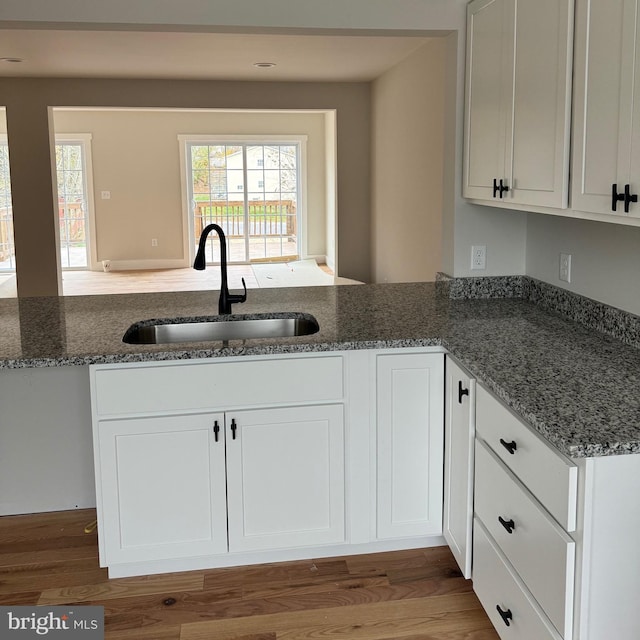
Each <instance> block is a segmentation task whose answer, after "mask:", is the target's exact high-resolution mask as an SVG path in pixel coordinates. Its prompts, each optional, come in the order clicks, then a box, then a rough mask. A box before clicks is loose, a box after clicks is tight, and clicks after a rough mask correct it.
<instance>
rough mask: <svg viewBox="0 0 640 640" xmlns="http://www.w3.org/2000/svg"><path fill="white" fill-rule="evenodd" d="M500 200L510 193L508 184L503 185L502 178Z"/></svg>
mask: <svg viewBox="0 0 640 640" xmlns="http://www.w3.org/2000/svg"><path fill="white" fill-rule="evenodd" d="M498 188H499V189H500V199H502V194H503V193H507V192H508V191H509V187H508V186H507V185H506V184H502V178H500V186H499V187H498Z"/></svg>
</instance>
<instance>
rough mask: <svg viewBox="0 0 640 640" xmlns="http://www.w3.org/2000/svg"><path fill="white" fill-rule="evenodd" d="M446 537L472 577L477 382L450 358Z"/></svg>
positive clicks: (446, 409) (448, 373) (445, 469)
mask: <svg viewBox="0 0 640 640" xmlns="http://www.w3.org/2000/svg"><path fill="white" fill-rule="evenodd" d="M445 369H446V371H445V423H444V438H445V444H444V454H445V455H444V511H443V523H442V528H443V535H444V537H445V540H446V541H447V544H448V545H449V548H450V549H451V552H452V553H453V556H454V558H455V559H456V562H457V563H458V566H459V567H460V571H462V575H463V576H464V577H465V578H470V577H471V547H472V537H471V536H472V530H473V465H474V457H473V454H474V439H475V417H476V416H475V407H476V381H475V379H474V378H473V377H472V376H470V375H469V373H467V372H466V371H465V370H464V369H463V368H462V367H460V366H459V365H458V364H457V363H456V362H455V361H454V360H453V359H452V358H451V357H450V356H447V359H446V365H445Z"/></svg>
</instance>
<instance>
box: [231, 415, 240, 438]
mask: <svg viewBox="0 0 640 640" xmlns="http://www.w3.org/2000/svg"><path fill="white" fill-rule="evenodd" d="M237 429H238V425H237V424H236V419H235V418H232V420H231V435H232V436H233V439H234V440H235V439H236V431H237Z"/></svg>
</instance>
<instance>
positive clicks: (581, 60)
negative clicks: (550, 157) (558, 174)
mask: <svg viewBox="0 0 640 640" xmlns="http://www.w3.org/2000/svg"><path fill="white" fill-rule="evenodd" d="M637 9H638V0H578V3H577V9H576V62H575V106H574V157H573V171H572V194H571V196H572V206H573V208H574V209H577V210H579V211H588V212H592V213H607V214H612V215H627V214H626V213H625V202H624V199H621V200H616V201H614V198H613V191H614V187H613V185H616V192H617V193H619V194H621V195H622V198H624V192H625V185H629V186H628V191H629V193H630V194H631V193H636V189H637V188H638V187H640V183H639V179H640V175H638V169H639V168H640V162H639V158H638V153H639V151H638V149H637V143H638V142H640V140H638V135H639V132H638V131H634V130H638V129H639V125H638V124H636V125H635V126H634V116H636V117H635V120H636V122H637V111H638V102H639V101H638V99H637V98H636V96H635V95H634V87H637V79H636V75H637V68H638V60H637V56H638V53H637V50H636V49H637V47H636V36H635V32H636V25H637V22H638V18H637ZM636 91H637V89H636ZM632 142H633V143H634V144H633V146H632ZM632 163H633V164H635V167H633V169H632ZM634 173H635V175H633V174H634ZM614 207H615V209H614ZM627 208H628V209H629V213H630V214H634V213H635V214H636V215H637V212H638V211H639V210H640V207H639V206H638V204H634V203H632V202H629V203H628V206H627Z"/></svg>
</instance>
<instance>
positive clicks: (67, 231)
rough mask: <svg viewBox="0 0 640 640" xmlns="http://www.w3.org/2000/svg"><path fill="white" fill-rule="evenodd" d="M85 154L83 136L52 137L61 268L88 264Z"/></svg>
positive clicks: (76, 267)
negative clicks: (76, 137)
mask: <svg viewBox="0 0 640 640" xmlns="http://www.w3.org/2000/svg"><path fill="white" fill-rule="evenodd" d="M87 138H88V136H87ZM86 155H87V153H86V145H85V140H84V139H73V138H70V139H68V140H59V139H58V138H56V173H57V181H58V221H59V225H60V264H61V266H62V268H63V269H86V268H87V266H88V259H89V250H88V249H89V248H88V219H89V216H88V197H87V176H86V174H87V171H86Z"/></svg>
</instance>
